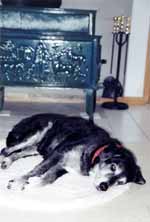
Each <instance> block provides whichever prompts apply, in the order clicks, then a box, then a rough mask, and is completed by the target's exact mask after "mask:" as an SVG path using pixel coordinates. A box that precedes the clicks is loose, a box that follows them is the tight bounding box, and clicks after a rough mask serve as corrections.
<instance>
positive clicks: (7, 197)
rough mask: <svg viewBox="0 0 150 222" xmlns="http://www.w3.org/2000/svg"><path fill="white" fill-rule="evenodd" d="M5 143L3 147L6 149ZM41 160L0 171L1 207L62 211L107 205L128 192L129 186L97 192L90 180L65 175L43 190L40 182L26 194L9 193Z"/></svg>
mask: <svg viewBox="0 0 150 222" xmlns="http://www.w3.org/2000/svg"><path fill="white" fill-rule="evenodd" d="M4 143H5V142H4V141H1V142H0V147H1V148H2V147H4ZM40 161H41V158H40V157H32V158H26V159H21V160H19V161H16V162H15V163H13V164H12V166H10V168H9V169H7V170H2V169H0V206H3V207H4V206H5V207H9V208H15V209H18V210H23V211H38V212H39V211H41V212H61V211H69V210H74V209H86V208H89V207H93V206H96V205H97V206H100V205H103V204H106V203H107V202H109V201H111V200H112V199H114V198H116V197H118V196H119V195H121V194H123V193H124V192H126V191H127V190H128V189H129V187H130V185H129V184H127V185H124V186H117V187H112V188H111V189H109V190H108V191H107V192H99V191H97V190H96V189H95V188H94V186H93V184H92V181H91V180H90V178H89V177H83V176H81V175H78V174H76V173H72V174H66V175H65V176H63V177H61V178H59V179H58V180H57V181H56V182H55V183H53V184H51V185H47V186H45V187H40V186H38V185H39V180H38V179H32V180H30V185H28V186H27V187H26V190H25V191H17V190H8V189H7V188H6V187H7V184H8V181H9V180H10V179H13V178H16V177H18V176H21V175H23V174H25V173H26V172H28V171H29V170H31V169H32V168H33V167H34V166H35V165H36V164H38V163H39V162H40Z"/></svg>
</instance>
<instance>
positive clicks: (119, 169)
mask: <svg viewBox="0 0 150 222" xmlns="http://www.w3.org/2000/svg"><path fill="white" fill-rule="evenodd" d="M90 173H91V174H92V175H93V176H94V183H95V186H96V188H97V189H98V190H101V191H106V190H108V188H109V187H111V186H112V185H123V184H126V183H129V182H133V183H137V184H141V185H142V184H145V182H146V181H145V179H144V177H143V176H142V173H141V170H140V167H139V166H138V165H137V164H136V159H135V157H134V155H133V154H132V152H130V151H129V150H128V149H126V148H124V147H123V146H122V145H120V143H119V144H118V143H116V141H113V142H111V143H110V144H108V145H106V146H105V147H104V148H103V151H102V152H99V154H98V155H97V156H95V158H94V159H93V167H92V170H91V172H90Z"/></svg>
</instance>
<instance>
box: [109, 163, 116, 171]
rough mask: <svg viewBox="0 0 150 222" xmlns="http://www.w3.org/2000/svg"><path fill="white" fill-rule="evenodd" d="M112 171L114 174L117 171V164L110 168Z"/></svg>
mask: <svg viewBox="0 0 150 222" xmlns="http://www.w3.org/2000/svg"><path fill="white" fill-rule="evenodd" d="M110 169H111V171H112V172H115V171H116V164H115V163H112V164H111V166H110Z"/></svg>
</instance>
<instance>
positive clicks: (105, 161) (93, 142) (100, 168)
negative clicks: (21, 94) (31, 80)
mask: <svg viewBox="0 0 150 222" xmlns="http://www.w3.org/2000/svg"><path fill="white" fill-rule="evenodd" d="M6 146H7V147H6V148H3V149H2V150H1V154H0V164H1V168H2V169H5V168H7V167H9V166H10V165H11V164H12V162H14V161H16V160H18V159H20V158H24V157H28V156H33V155H38V154H40V155H41V156H42V157H43V160H42V162H41V163H40V164H38V165H37V166H35V168H34V169H33V170H31V171H30V172H28V173H27V174H26V175H23V176H22V177H21V178H18V179H12V180H10V181H9V182H8V188H9V189H11V188H13V186H14V185H15V184H18V186H20V189H21V190H23V189H25V186H26V185H27V184H28V183H29V179H30V178H31V177H40V178H41V181H42V183H43V184H47V183H53V182H54V181H55V180H56V179H57V178H58V177H60V176H62V175H64V174H65V173H67V172H69V169H71V168H73V169H75V170H77V171H79V172H80V173H81V174H82V175H86V176H89V175H91V176H93V181H94V185H95V187H96V188H97V189H98V190H101V191H106V190H107V189H108V188H109V187H110V186H112V185H122V184H126V183H128V182H134V183H137V184H144V183H145V179H144V178H143V176H142V173H141V170H140V167H139V166H138V165H137V164H136V159H135V157H134V155H133V154H132V153H131V152H130V151H129V150H127V149H126V148H125V147H124V146H123V145H122V144H121V143H120V142H119V141H118V140H117V139H113V138H111V136H110V135H109V133H108V132H106V131H105V130H104V129H102V128H100V127H98V126H97V125H95V124H94V123H93V122H91V121H89V120H85V119H82V118H80V117H67V116H64V115H59V114H38V115H34V116H31V117H29V118H26V119H23V120H22V121H21V122H19V123H18V124H17V125H16V126H14V128H13V129H12V131H10V132H9V134H8V137H7V141H6Z"/></svg>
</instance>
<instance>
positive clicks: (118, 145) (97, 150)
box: [91, 143, 122, 164]
mask: <svg viewBox="0 0 150 222" xmlns="http://www.w3.org/2000/svg"><path fill="white" fill-rule="evenodd" d="M108 146H109V144H106V145H104V146H101V147H99V148H98V149H96V150H95V152H94V154H93V157H92V160H91V163H92V164H93V163H94V161H95V159H96V157H98V156H99V155H100V154H101V153H102V152H103V151H104V150H105V149H106V148H107V147H108ZM116 146H117V147H118V148H121V147H122V144H119V143H117V144H116Z"/></svg>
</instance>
